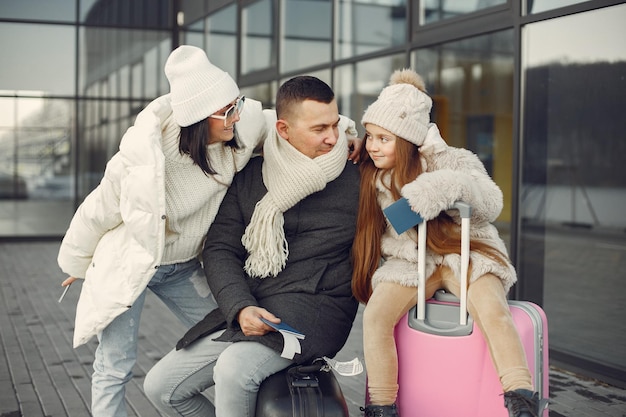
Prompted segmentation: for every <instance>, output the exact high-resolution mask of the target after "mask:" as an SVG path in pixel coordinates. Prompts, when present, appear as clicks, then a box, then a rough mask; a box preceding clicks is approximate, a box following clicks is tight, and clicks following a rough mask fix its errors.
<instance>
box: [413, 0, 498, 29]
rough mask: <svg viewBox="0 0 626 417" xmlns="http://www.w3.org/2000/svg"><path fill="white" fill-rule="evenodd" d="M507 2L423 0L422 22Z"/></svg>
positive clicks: (488, 0)
mask: <svg viewBox="0 0 626 417" xmlns="http://www.w3.org/2000/svg"><path fill="white" fill-rule="evenodd" d="M505 3H506V0H422V1H421V2H420V4H422V6H421V10H420V15H421V18H420V22H422V23H423V24H426V23H432V22H437V21H440V20H445V19H450V18H453V17H457V16H462V15H466V14H468V13H473V12H475V11H478V10H482V9H486V8H488V7H493V6H497V5H499V4H505Z"/></svg>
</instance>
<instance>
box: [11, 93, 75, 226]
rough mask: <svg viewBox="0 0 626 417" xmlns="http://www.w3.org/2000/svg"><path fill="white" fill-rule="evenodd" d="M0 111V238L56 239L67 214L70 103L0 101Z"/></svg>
mask: <svg viewBox="0 0 626 417" xmlns="http://www.w3.org/2000/svg"><path fill="white" fill-rule="evenodd" d="M0 108H2V109H4V110H8V111H7V112H0V113H1V115H0V213H2V214H1V215H0V236H11V235H21V236H45V235H58V234H62V233H63V232H64V229H65V228H66V226H67V224H68V223H67V222H65V220H68V222H69V217H71V213H73V198H74V182H73V176H72V173H73V165H72V158H71V148H72V145H71V144H72V141H73V140H72V136H73V134H72V124H71V120H72V119H73V115H72V102H71V101H69V100H58V99H56V100H55V99H49V98H45V97H43V96H41V97H39V98H36V97H29V98H25V97H22V98H20V97H14V98H0ZM64 212H67V215H66V214H64ZM55 216H56V217H55Z"/></svg>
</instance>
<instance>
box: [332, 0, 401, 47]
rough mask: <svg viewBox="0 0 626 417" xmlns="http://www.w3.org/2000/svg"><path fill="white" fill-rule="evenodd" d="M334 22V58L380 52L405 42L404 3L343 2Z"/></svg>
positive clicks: (385, 0)
mask: <svg viewBox="0 0 626 417" xmlns="http://www.w3.org/2000/svg"><path fill="white" fill-rule="evenodd" d="M336 3H337V10H336V14H337V18H336V22H335V32H336V35H335V38H336V40H335V42H336V43H335V59H342V58H350V57H353V56H356V55H361V54H366V53H369V52H375V51H379V50H381V49H384V48H389V47H391V46H394V45H401V44H403V43H404V42H405V41H406V27H407V26H406V25H407V5H406V1H405V0H381V1H376V0H340V1H338V2H336Z"/></svg>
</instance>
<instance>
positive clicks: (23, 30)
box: [0, 0, 626, 386]
mask: <svg viewBox="0 0 626 417" xmlns="http://www.w3.org/2000/svg"><path fill="white" fill-rule="evenodd" d="M624 22H626V2H625V1H609V0H592V1H580V0H579V1H576V0H534V1H533V0H508V1H507V0H456V1H455V0H335V1H330V0H238V1H233V0H20V1H9V0H0V51H1V53H2V57H3V65H2V66H0V238H1V239H42V238H60V237H61V236H62V235H63V233H64V232H65V230H66V228H67V226H68V224H69V221H70V219H71V217H72V215H73V213H74V210H75V208H76V207H77V205H78V204H80V202H81V201H82V199H83V198H84V197H85V196H86V195H87V194H88V193H89V192H90V191H91V190H92V189H93V188H94V187H96V186H97V184H98V183H99V181H100V179H101V177H102V174H103V171H104V168H105V166H106V163H107V161H108V160H109V158H110V157H111V156H112V155H113V154H114V153H115V152H116V150H117V147H118V145H119V141H120V138H121V136H122V135H123V133H124V132H125V130H126V129H127V128H128V127H129V126H130V125H132V123H133V121H134V118H135V116H136V115H137V113H138V112H139V111H140V110H141V109H142V108H143V107H144V106H145V105H146V104H147V103H149V102H150V101H151V100H152V99H154V98H155V97H157V96H159V95H161V94H165V93H167V92H168V89H169V86H168V83H167V80H166V78H165V75H164V73H163V65H164V63H165V60H166V58H167V56H168V54H169V52H170V51H171V50H172V49H173V48H175V47H176V46H178V45H180V44H191V45H196V46H199V47H201V48H203V49H204V50H205V51H206V52H207V54H208V55H209V58H210V59H211V60H212V61H213V62H214V63H215V64H216V65H218V66H220V67H221V68H223V69H225V70H226V71H228V72H229V73H230V74H231V75H232V76H233V77H234V78H235V79H236V80H237V81H238V83H239V85H240V86H241V89H242V91H243V93H244V94H246V95H247V96H249V97H253V98H256V99H258V100H260V101H262V102H263V103H264V105H265V106H266V107H271V106H272V105H273V99H274V94H275V92H276V89H277V87H278V85H279V84H280V83H281V82H283V81H285V80H286V79H288V78H290V77H292V76H295V75H301V74H310V75H315V76H317V77H319V78H321V79H323V80H324V81H326V82H327V83H329V84H330V85H331V86H332V87H333V89H334V90H335V92H336V95H337V99H338V103H339V108H340V111H341V112H342V113H343V114H345V115H349V116H351V117H352V118H353V119H354V120H356V121H357V122H359V121H360V117H361V115H362V114H363V111H364V110H365V108H366V107H367V105H368V104H369V103H371V102H372V101H373V100H375V98H376V97H377V95H378V93H379V92H380V90H381V89H382V88H383V87H384V86H385V85H386V84H387V81H388V79H389V76H390V74H391V73H392V72H393V71H394V70H395V69H400V68H404V67H413V68H414V69H416V70H417V71H418V72H419V73H420V74H422V75H423V77H424V79H425V81H426V84H427V88H428V90H429V93H430V94H431V95H432V97H433V101H434V107H433V113H432V118H433V120H434V121H435V122H436V123H437V124H438V125H439V127H440V130H441V132H442V134H443V137H444V138H445V139H446V140H447V142H448V143H449V144H451V145H453V146H460V147H467V148H469V149H471V150H473V151H474V152H475V153H477V154H478V155H479V157H480V158H481V160H482V161H483V162H484V163H485V166H486V167H487V169H488V171H489V173H490V174H491V175H492V176H493V178H494V179H495V181H496V182H497V183H498V185H499V186H500V187H501V188H502V190H503V192H504V197H505V206H504V210H503V212H502V214H501V216H500V218H499V219H498V220H497V224H496V225H497V227H498V229H499V230H500V232H501V234H502V236H503V237H504V238H505V241H506V242H507V244H508V247H509V250H510V253H511V258H512V260H513V262H514V264H515V265H516V268H517V270H518V274H519V282H518V284H517V285H516V286H515V288H514V290H513V292H512V293H511V297H512V298H517V299H524V300H531V301H534V302H536V303H538V304H540V305H541V306H542V307H543V308H544V309H545V311H546V313H547V315H548V320H549V326H550V354H551V361H552V363H553V364H558V365H560V366H562V367H565V368H567V369H572V370H577V371H580V372H583V373H585V374H588V375H590V376H595V377H597V378H599V379H601V380H604V381H606V382H609V383H613V384H617V385H620V386H626V355H624V352H626V320H624V319H626V279H625V278H626V272H624V271H626V216H624V214H623V212H624V208H625V207H626V168H625V166H624V156H623V155H624V154H626V133H625V132H626V118H625V117H624V116H623V113H624V109H626V46H625V45H624V39H626V25H625V24H624ZM362 132H363V130H362V129H361V133H362Z"/></svg>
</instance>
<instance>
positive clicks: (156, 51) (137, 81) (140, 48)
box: [79, 27, 170, 98]
mask: <svg viewBox="0 0 626 417" xmlns="http://www.w3.org/2000/svg"><path fill="white" fill-rule="evenodd" d="M169 36H170V33H169V32H167V31H144V30H123V29H107V28H90V27H86V28H82V29H81V36H80V43H81V48H80V51H81V53H80V63H81V65H80V68H81V71H80V77H79V85H80V89H79V91H80V93H81V94H82V95H86V96H90V97H121V98H129V97H135V98H141V97H138V96H136V95H135V94H147V92H150V95H149V96H148V98H154V97H155V96H157V95H160V94H164V93H166V92H167V91H168V90H169V87H168V86H167V81H166V80H165V82H163V81H162V80H161V79H164V78H165V73H164V72H163V67H164V66H165V61H166V60H167V56H168V54H169V51H166V52H165V51H163V48H162V43H163V42H166V43H167V44H169ZM111 77H116V79H117V82H118V84H117V86H116V87H113V86H112V87H111V88H108V89H106V88H103V86H105V85H106V84H107V83H108V80H110V79H111ZM157 77H158V78H157ZM146 78H149V79H150V80H152V85H151V86H150V87H148V88H146V90H145V91H144V90H143V89H142V87H141V86H142V85H144V83H145V82H146V81H145V79H146ZM157 86H158V87H159V89H158V90H157V88H156V87H157ZM163 86H165V87H166V89H163Z"/></svg>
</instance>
